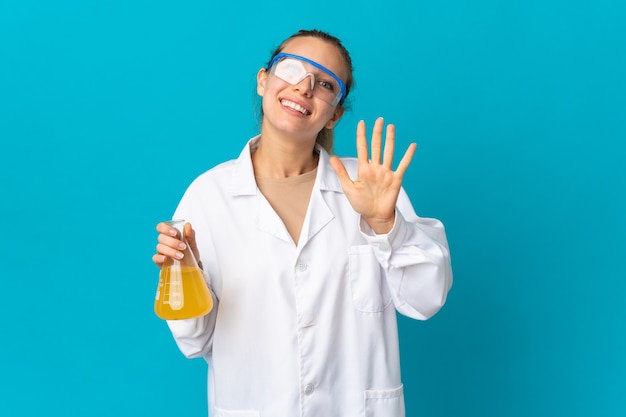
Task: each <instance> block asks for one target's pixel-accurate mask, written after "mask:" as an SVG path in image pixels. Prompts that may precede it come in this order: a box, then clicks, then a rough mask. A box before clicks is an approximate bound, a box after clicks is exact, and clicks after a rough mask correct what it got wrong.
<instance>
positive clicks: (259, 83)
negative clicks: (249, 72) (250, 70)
mask: <svg viewBox="0 0 626 417" xmlns="http://www.w3.org/2000/svg"><path fill="white" fill-rule="evenodd" d="M266 82H267V70H266V69H265V68H261V69H260V70H259V72H258V73H257V74H256V92H257V94H258V95H259V96H261V97H263V94H264V93H265V83H266Z"/></svg>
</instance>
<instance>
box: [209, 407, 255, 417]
mask: <svg viewBox="0 0 626 417" xmlns="http://www.w3.org/2000/svg"><path fill="white" fill-rule="evenodd" d="M260 415H261V413H260V412H258V411H256V410H224V409H222V408H218V407H215V417H260Z"/></svg>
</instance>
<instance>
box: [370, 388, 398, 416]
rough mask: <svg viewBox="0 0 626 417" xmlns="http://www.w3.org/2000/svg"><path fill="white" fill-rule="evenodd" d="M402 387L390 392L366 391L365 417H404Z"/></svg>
mask: <svg viewBox="0 0 626 417" xmlns="http://www.w3.org/2000/svg"><path fill="white" fill-rule="evenodd" d="M404 413H405V411H404V392H403V388H402V385H400V386H399V387H398V388H394V389H389V390H368V391H365V417H404Z"/></svg>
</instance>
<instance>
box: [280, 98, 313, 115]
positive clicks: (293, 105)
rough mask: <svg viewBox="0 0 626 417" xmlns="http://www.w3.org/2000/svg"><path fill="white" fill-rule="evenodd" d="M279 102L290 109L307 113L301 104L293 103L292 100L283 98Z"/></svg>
mask: <svg viewBox="0 0 626 417" xmlns="http://www.w3.org/2000/svg"><path fill="white" fill-rule="evenodd" d="M281 104H282V105H283V106H285V107H289V108H290V109H294V110H295V111H299V112H300V113H302V114H304V115H307V114H309V111H308V110H307V109H305V108H304V107H302V106H301V105H299V104H297V103H294V102H293V101H289V100H283V101H282V102H281Z"/></svg>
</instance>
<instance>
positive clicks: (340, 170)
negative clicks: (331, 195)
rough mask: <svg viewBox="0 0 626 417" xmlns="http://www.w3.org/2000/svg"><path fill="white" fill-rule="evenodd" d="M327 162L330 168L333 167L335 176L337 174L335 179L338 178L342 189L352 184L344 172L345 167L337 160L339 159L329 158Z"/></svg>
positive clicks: (345, 171)
mask: <svg viewBox="0 0 626 417" xmlns="http://www.w3.org/2000/svg"><path fill="white" fill-rule="evenodd" d="M329 162H330V166H332V167H333V170H334V171H335V174H337V177H339V181H340V182H341V186H342V187H343V188H344V189H345V188H346V187H349V186H350V185H351V184H352V180H351V179H350V176H349V175H348V171H347V170H346V167H345V165H344V164H343V162H341V160H339V158H337V157H336V156H331V157H330V160H329Z"/></svg>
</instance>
